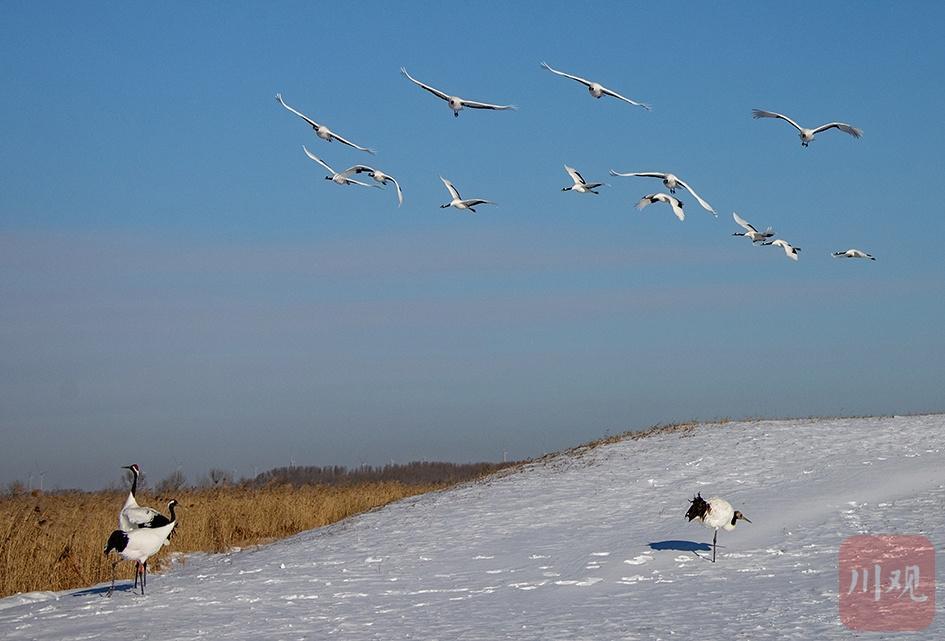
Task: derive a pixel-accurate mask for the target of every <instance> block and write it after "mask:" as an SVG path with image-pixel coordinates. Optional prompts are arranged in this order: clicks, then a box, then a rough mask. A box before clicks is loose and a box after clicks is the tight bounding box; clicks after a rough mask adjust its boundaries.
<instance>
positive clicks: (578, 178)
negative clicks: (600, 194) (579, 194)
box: [564, 165, 587, 185]
mask: <svg viewBox="0 0 945 641" xmlns="http://www.w3.org/2000/svg"><path fill="white" fill-rule="evenodd" d="M564 170H565V171H566V172H568V175H569V176H571V180H573V181H574V182H576V183H578V184H581V185H586V184H587V181H586V180H584V176H582V175H581V172H579V171H578V170H577V169H575V168H574V167H568V166H567V165H565V166H564Z"/></svg>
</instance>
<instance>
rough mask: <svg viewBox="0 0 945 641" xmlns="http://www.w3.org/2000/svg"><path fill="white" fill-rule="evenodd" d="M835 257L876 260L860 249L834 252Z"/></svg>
mask: <svg viewBox="0 0 945 641" xmlns="http://www.w3.org/2000/svg"><path fill="white" fill-rule="evenodd" d="M833 255H834V257H835V258H868V259H870V260H876V259H875V258H873V257H872V256H870V255H869V254H867V253H866V252H864V251H860V250H859V249H848V250H846V251H845V252H834V253H833Z"/></svg>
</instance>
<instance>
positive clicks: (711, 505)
mask: <svg viewBox="0 0 945 641" xmlns="http://www.w3.org/2000/svg"><path fill="white" fill-rule="evenodd" d="M689 502H690V503H691V504H692V505H690V506H689V511H688V512H686V518H687V519H689V522H690V523H691V522H692V521H693V520H695V519H697V520H698V521H699V522H700V523H702V524H703V525H704V526H706V527H707V528H709V529H710V530H715V534H714V535H712V562H713V563H715V548H716V542H717V540H718V538H719V529H720V528H721V529H725V530H734V529H735V526H736V525H737V524H738V522H739V521H745V522H746V523H751V521H750V520H749V519H748V518H747V517H746V516H745V515H744V514H742V513H741V512H739V511H738V510H736V509H734V508H732V504H731V503H729V502H728V501H726V500H725V499H723V498H720V497H718V496H713V497H712V498H710V499H709V500H708V501H707V500H705V499H704V498H702V495H701V494H696V495H695V496H694V497H693V498H691V499H690V500H689Z"/></svg>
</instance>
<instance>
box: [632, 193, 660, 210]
mask: <svg viewBox="0 0 945 641" xmlns="http://www.w3.org/2000/svg"><path fill="white" fill-rule="evenodd" d="M654 202H656V194H647V195H646V196H644V197H643V198H641V199H640V202H638V203H637V204H636V208H637V209H643V208H644V207H648V206H650V205H652V204H653V203H654Z"/></svg>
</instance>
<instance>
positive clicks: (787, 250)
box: [761, 238, 801, 262]
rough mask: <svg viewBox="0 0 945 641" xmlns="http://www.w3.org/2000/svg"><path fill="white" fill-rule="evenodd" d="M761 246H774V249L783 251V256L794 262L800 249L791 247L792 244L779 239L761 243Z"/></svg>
mask: <svg viewBox="0 0 945 641" xmlns="http://www.w3.org/2000/svg"><path fill="white" fill-rule="evenodd" d="M761 244H762V245H774V246H775V247H780V248H781V249H783V250H784V254H785V255H786V256H787V257H788V258H790V259H791V260H793V261H794V262H797V252H799V251H801V248H800V247H795V246H794V245H792V244H791V243H789V242H788V241H786V240H783V239H781V238H778V239H777V240H769V241H766V242H763V243H761Z"/></svg>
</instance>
